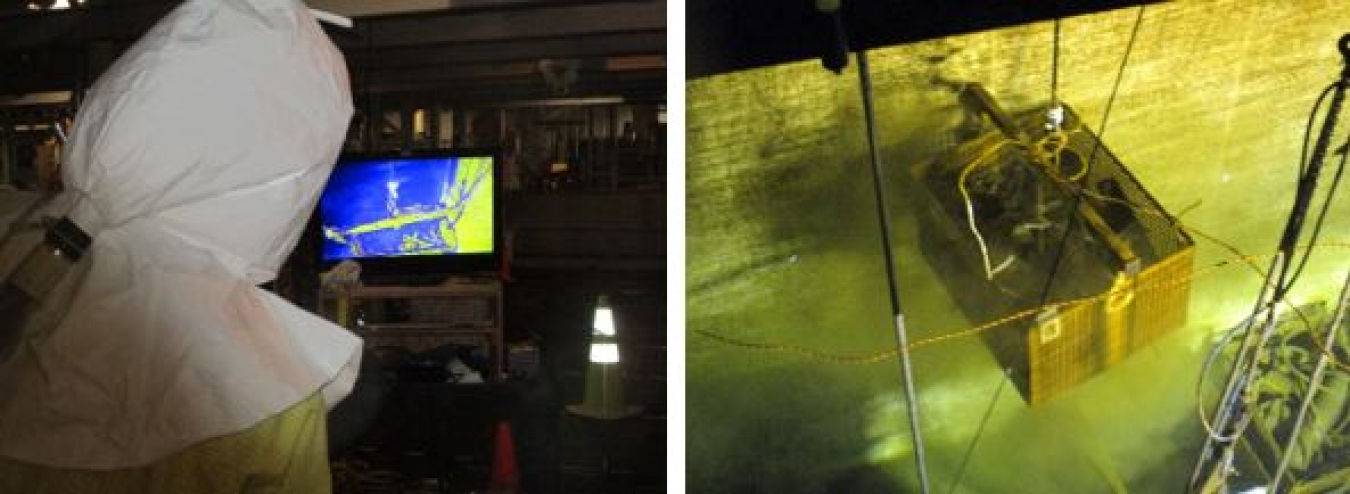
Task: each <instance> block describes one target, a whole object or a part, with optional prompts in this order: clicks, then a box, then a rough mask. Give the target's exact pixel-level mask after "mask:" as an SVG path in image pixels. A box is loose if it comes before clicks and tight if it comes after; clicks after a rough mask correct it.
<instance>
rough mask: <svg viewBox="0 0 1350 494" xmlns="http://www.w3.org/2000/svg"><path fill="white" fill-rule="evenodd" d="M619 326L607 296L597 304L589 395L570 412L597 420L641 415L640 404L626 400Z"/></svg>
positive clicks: (588, 371)
mask: <svg viewBox="0 0 1350 494" xmlns="http://www.w3.org/2000/svg"><path fill="white" fill-rule="evenodd" d="M619 360H620V357H619V342H618V327H617V326H616V325H615V324H614V309H613V308H611V307H610V305H609V299H608V298H606V297H605V296H604V295H601V296H600V300H599V301H598V303H597V304H596V307H595V318H594V319H593V320H592V323H591V350H590V363H589V364H588V365H587V369H586V395H585V396H584V397H583V399H582V402H581V403H578V404H576V405H568V406H567V410H568V411H569V412H572V413H575V414H577V415H581V416H584V417H590V418H595V419H620V418H625V417H631V416H633V415H637V413H638V411H639V407H636V406H631V405H629V404H628V402H627V401H626V400H625V399H624V383H623V372H622V371H621V369H620V367H619Z"/></svg>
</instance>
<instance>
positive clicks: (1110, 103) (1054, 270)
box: [1037, 5, 1145, 306]
mask: <svg viewBox="0 0 1350 494" xmlns="http://www.w3.org/2000/svg"><path fill="white" fill-rule="evenodd" d="M1144 7H1145V6H1144V5H1140V6H1139V10H1138V11H1137V13H1136V14H1135V17H1134V27H1133V28H1131V29H1130V40H1129V42H1128V43H1127V44H1126V45H1125V55H1124V56H1123V57H1121V59H1120V67H1119V68H1117V69H1116V79H1115V82H1114V83H1113V84H1112V86H1111V94H1110V96H1109V97H1108V98H1107V99H1106V109H1105V111H1103V112H1102V123H1101V125H1100V126H1098V131H1097V142H1096V143H1095V144H1093V146H1092V152H1091V153H1089V154H1088V159H1087V161H1086V162H1085V164H1084V165H1083V171H1082V172H1081V175H1082V176H1087V175H1088V174H1089V173H1090V172H1091V170H1092V163H1093V161H1096V159H1097V152H1098V151H1100V150H1101V146H1102V141H1103V140H1104V139H1106V125H1107V124H1108V123H1109V122H1110V119H1111V108H1112V107H1114V106H1115V102H1116V96H1117V95H1118V94H1119V93H1120V81H1121V79H1123V78H1124V76H1125V67H1126V66H1128V65H1129V63H1130V54H1131V53H1133V52H1134V42H1135V40H1136V39H1137V38H1138V36H1139V26H1140V24H1143V20H1144ZM1056 32H1058V29H1056ZM1055 51H1056V52H1058V51H1059V50H1058V49H1056V50H1055ZM1051 79H1052V80H1053V79H1058V75H1056V74H1052V75H1051ZM1082 201H1083V189H1082V188H1079V189H1077V191H1076V192H1075V193H1074V196H1073V205H1072V206H1070V207H1069V209H1068V214H1069V219H1068V224H1066V225H1065V227H1064V233H1063V234H1062V235H1060V237H1059V243H1058V246H1057V247H1056V248H1055V256H1054V261H1053V262H1052V263H1051V265H1050V274H1049V275H1047V276H1046V277H1045V285H1044V287H1042V288H1041V296H1040V303H1039V304H1037V305H1039V306H1044V305H1045V302H1046V301H1047V300H1049V298H1050V288H1051V287H1052V286H1053V285H1054V282H1055V275H1056V274H1058V273H1059V266H1060V264H1062V261H1063V260H1064V248H1065V247H1066V245H1067V244H1068V241H1069V235H1070V234H1071V233H1072V232H1073V227H1074V224H1075V223H1076V222H1075V221H1074V219H1076V218H1077V217H1078V215H1077V214H1075V212H1076V211H1078V206H1079V204H1080V203H1082Z"/></svg>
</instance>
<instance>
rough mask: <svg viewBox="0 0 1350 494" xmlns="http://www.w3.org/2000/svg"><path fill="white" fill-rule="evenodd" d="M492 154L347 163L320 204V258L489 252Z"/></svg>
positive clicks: (492, 209) (330, 181)
mask: <svg viewBox="0 0 1350 494" xmlns="http://www.w3.org/2000/svg"><path fill="white" fill-rule="evenodd" d="M492 168H493V158H492V156H490V155H486V156H484V155H474V156H432V157H391V158H351V159H344V160H342V161H340V162H339V163H338V165H337V167H335V168H334V170H333V174H332V176H331V177H329V179H328V186H327V188H325V190H324V192H323V196H322V197H320V199H319V219H320V222H321V228H322V229H323V260H324V261H339V260H343V259H370V258H383V257H413V256H447V255H448V256H455V255H492V254H493V248H494V245H495V243H494V238H493V237H494V234H495V231H496V230H495V228H494V225H493V222H494V220H495V214H494V213H495V206H494V203H493V193H494V188H493V175H494V174H493V169H492Z"/></svg>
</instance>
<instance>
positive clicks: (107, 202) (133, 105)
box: [0, 0, 360, 494]
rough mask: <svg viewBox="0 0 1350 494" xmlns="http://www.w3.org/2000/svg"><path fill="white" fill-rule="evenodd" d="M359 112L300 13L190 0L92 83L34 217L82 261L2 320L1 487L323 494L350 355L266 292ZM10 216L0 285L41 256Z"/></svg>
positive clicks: (333, 336)
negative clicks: (73, 238)
mask: <svg viewBox="0 0 1350 494" xmlns="http://www.w3.org/2000/svg"><path fill="white" fill-rule="evenodd" d="M351 112H352V104H351V94H350V89H349V87H348V79H347V73H346V68H345V66H344V63H343V60H342V56H341V54H340V53H339V52H338V51H337V50H336V48H335V47H334V46H333V44H332V42H331V40H329V39H328V37H327V35H326V34H325V33H324V32H323V30H322V29H321V28H320V26H319V25H318V24H317V23H316V21H315V19H314V17H313V15H312V14H311V13H310V11H309V10H308V9H307V8H305V6H304V5H303V4H302V3H300V1H299V0H187V1H186V2H185V3H183V4H182V5H180V6H179V7H177V8H176V9H175V10H174V11H172V12H171V13H170V14H168V16H166V17H165V18H164V19H163V20H161V21H160V22H159V23H158V24H156V25H155V26H154V28H152V29H151V30H150V31H149V32H148V33H147V34H146V35H145V36H144V37H143V38H142V39H141V40H140V41H138V42H137V43H136V44H135V45H133V46H132V47H131V48H130V49H128V50H127V52H126V53H125V54H124V55H123V56H122V57H121V58H120V59H119V60H118V61H117V62H116V63H115V64H114V65H113V66H112V67H111V68H109V69H108V70H107V72H105V73H104V74H103V76H102V77H100V78H99V80H98V81H97V83H96V84H95V85H94V86H93V88H92V89H91V90H90V91H89V93H88V95H87V97H86V98H85V100H84V103H83V106H82V107H81V108H80V110H79V113H78V115H77V116H76V118H75V123H74V126H73V128H72V131H71V134H70V140H69V143H68V145H67V146H66V148H65V151H64V155H63V160H62V161H63V166H64V169H63V172H62V173H63V181H64V183H65V186H66V192H64V193H62V195H61V196H60V197H57V198H56V199H55V200H53V201H50V202H48V203H47V204H46V205H45V206H43V208H41V210H42V211H46V212H48V213H53V214H55V215H56V216H58V217H60V216H61V215H62V214H64V218H65V219H66V220H67V222H68V223H69V224H73V225H74V228H75V229H76V230H78V231H79V232H81V233H83V234H84V236H83V237H82V238H84V240H86V244H87V250H86V251H85V253H84V254H83V256H79V257H78V260H77V261H72V264H71V266H70V268H69V270H68V272H65V273H64V275H62V276H60V277H59V279H56V280H55V285H54V286H53V287H52V288H51V289H50V291H49V292H46V293H41V294H38V295H40V296H38V297H36V298H35V299H34V300H33V303H32V304H30V305H29V306H27V311H28V312H27V313H25V314H19V315H16V314H4V315H0V318H6V320H7V321H11V322H13V321H20V322H18V323H13V324H11V326H13V325H18V326H20V327H19V328H17V329H15V330H14V331H13V334H12V335H11V336H12V337H11V338H8V341H9V343H8V344H5V345H4V346H5V348H3V349H0V493H33V492H37V493H87V492H97V493H124V492H125V493H137V494H140V493H214V492H287V493H290V492H297V493H309V492H327V491H329V490H331V486H330V480H329V478H328V464H327V448H326V446H325V422H324V413H325V408H326V407H331V406H333V405H335V404H336V403H337V402H338V401H340V400H342V399H343V397H344V396H346V394H347V393H349V392H350V390H351V387H352V383H353V380H354V378H355V375H356V370H357V368H358V366H359V363H360V362H359V359H360V340H358V339H357V338H356V337H355V336H353V335H352V334H351V333H349V332H347V331H345V330H344V329H342V328H340V327H338V326H335V325H333V324H331V323H329V322H328V321H326V320H324V319H322V318H320V317H317V316H315V315H312V314H310V313H307V312H305V311H304V310H301V309H299V308H297V307H294V306H292V305H291V304H290V303H288V302H287V301H285V300H283V299H281V298H279V297H277V296H276V295H273V294H271V293H270V292H267V291H264V290H261V289H259V288H257V285H258V284H260V283H264V282H267V281H270V280H271V279H273V278H274V277H275V273H276V271H277V269H278V268H279V266H280V265H281V263H282V262H283V260H284V259H285V258H286V257H287V256H288V254H289V252H290V250H291V249H292V248H293V247H294V245H295V243H296V241H297V239H298V237H299V235H300V234H301V232H302V230H303V228H304V225H305V223H306V220H307V218H308V217H309V215H310V212H311V210H312V209H313V206H314V203H315V201H316V198H317V195H318V193H319V191H320V189H321V188H322V186H323V184H324V183H325V181H326V180H327V177H328V174H329V172H330V171H331V167H332V165H333V163H334V162H335V161H336V158H337V154H338V152H339V151H340V147H341V143H342V141H343V139H344V137H345V135H346V130H347V125H348V121H349V119H350V117H351ZM16 202H22V201H15V200H10V201H8V202H7V201H5V200H0V207H7V208H9V211H4V212H0V239H4V238H8V239H9V240H10V241H9V242H8V243H7V244H6V245H4V246H3V251H0V282H3V281H5V280H6V276H8V275H9V274H11V273H12V272H15V270H16V268H15V265H17V264H21V263H22V261H21V258H23V255H22V254H23V253H24V252H28V251H30V246H32V245H33V244H35V243H38V242H40V239H39V237H40V236H41V235H40V234H27V233H25V232H26V231H27V230H32V228H31V224H32V216H31V215H28V216H25V215H24V213H23V212H22V211H18V209H20V207H19V206H18V205H16ZM25 225H28V226H25ZM25 228H26V229H27V230H25ZM48 235H49V236H50V235H51V234H50V233H48ZM77 243H78V242H77ZM32 251H33V252H39V251H40V249H39V250H32ZM57 251H58V252H57V253H58V254H59V253H60V252H59V249H57ZM21 267H22V266H20V268H21Z"/></svg>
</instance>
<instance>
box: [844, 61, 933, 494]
mask: <svg viewBox="0 0 1350 494" xmlns="http://www.w3.org/2000/svg"><path fill="white" fill-rule="evenodd" d="M858 76H859V78H860V81H861V83H862V97H863V114H864V116H865V117H866V122H867V152H868V155H869V157H870V160H869V161H870V164H871V166H872V191H873V193H874V194H875V195H876V204H877V220H878V221H880V223H881V251H882V254H883V256H885V260H886V287H887V289H888V290H889V292H890V298H891V314H892V315H893V316H894V321H895V341H896V345H897V348H898V349H899V353H900V377H901V380H902V381H903V384H904V392H905V401H906V402H907V404H908V405H909V436H910V438H911V439H913V441H914V462H915V463H916V465H917V466H918V469H919V488H920V489H921V490H920V492H923V493H924V494H928V464H927V462H926V460H925V458H924V450H923V435H922V434H921V433H920V431H919V401H918V396H917V393H916V392H915V390H914V371H913V370H912V369H911V367H910V362H909V339H908V337H907V335H906V331H905V315H904V313H903V312H901V310H900V291H899V290H898V289H897V288H896V283H895V259H894V257H893V256H892V249H891V227H890V224H891V221H890V214H889V213H888V212H887V209H886V194H885V193H884V192H883V191H882V187H881V184H882V180H881V165H880V164H879V162H880V160H879V157H878V156H877V154H878V153H877V128H876V115H875V112H874V111H873V107H872V75H871V71H870V69H869V67H868V66H867V50H858Z"/></svg>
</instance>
